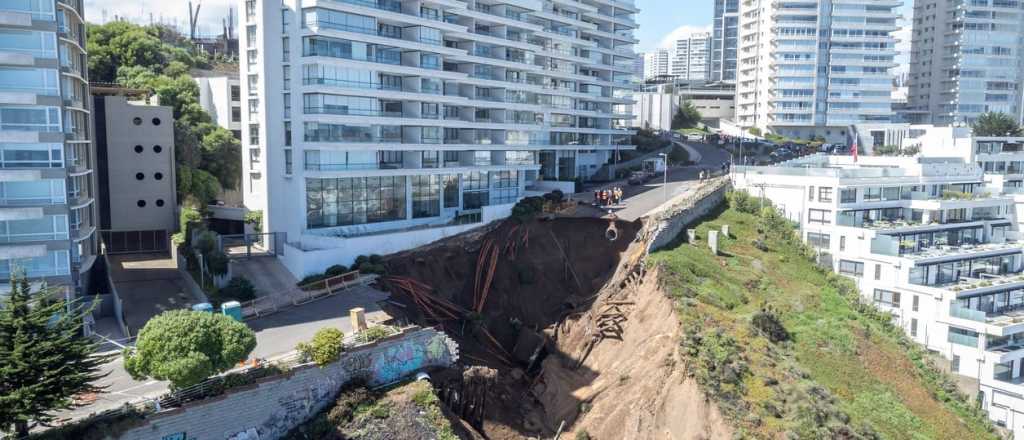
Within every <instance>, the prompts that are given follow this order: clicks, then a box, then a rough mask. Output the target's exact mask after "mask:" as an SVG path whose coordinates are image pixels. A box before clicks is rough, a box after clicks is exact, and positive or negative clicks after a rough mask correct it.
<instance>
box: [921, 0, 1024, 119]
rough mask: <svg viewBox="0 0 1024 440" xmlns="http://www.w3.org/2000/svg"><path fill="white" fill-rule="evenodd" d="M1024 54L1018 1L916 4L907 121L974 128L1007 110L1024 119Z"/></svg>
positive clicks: (933, 0) (928, 0)
mask: <svg viewBox="0 0 1024 440" xmlns="http://www.w3.org/2000/svg"><path fill="white" fill-rule="evenodd" d="M1022 53H1024V10H1022V9H1021V5H1020V4H1019V3H1018V2H1014V1H998V0H972V1H969V2H956V3H949V2H943V1H936V0H923V1H917V2H914V26H913V36H912V38H911V54H910V77H909V90H908V96H907V100H908V106H907V111H906V112H905V114H906V117H907V119H908V120H909V122H914V123H930V124H941V125H948V124H954V123H963V124H971V123H972V122H973V121H974V120H975V119H976V118H977V117H978V116H979V115H981V114H982V113H985V112H1002V113H1006V114H1008V115H1011V116H1012V117H1013V118H1014V119H1016V120H1018V121H1020V120H1021V118H1022V113H1021V99H1022V95H1021V87H1022V83H1021V75H1022V68H1024V58H1022Z"/></svg>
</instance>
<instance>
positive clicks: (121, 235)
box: [100, 229, 170, 254]
mask: <svg viewBox="0 0 1024 440" xmlns="http://www.w3.org/2000/svg"><path fill="white" fill-rule="evenodd" d="M100 236H101V237H102V238H103V250H104V252H105V253H107V254H135V253H150V252H167V249H169V247H168V246H169V240H170V236H169V235H168V234H167V231H166V230H164V229H157V230H152V231H111V230H102V231H100Z"/></svg>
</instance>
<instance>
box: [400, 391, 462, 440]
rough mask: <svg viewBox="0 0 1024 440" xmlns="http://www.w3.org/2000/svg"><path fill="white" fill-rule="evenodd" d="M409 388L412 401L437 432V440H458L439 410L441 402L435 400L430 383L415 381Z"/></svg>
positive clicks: (449, 423) (450, 425)
mask: <svg viewBox="0 0 1024 440" xmlns="http://www.w3.org/2000/svg"><path fill="white" fill-rule="evenodd" d="M409 386H410V387H412V388H413V395H412V401H413V402H415V403H416V406H418V407H419V409H420V410H421V411H424V412H426V414H427V420H428V421H429V422H430V424H431V425H433V427H434V430H435V432H437V438H438V440H458V438H459V436H457V435H455V430H453V429H452V424H451V422H450V421H448V418H447V417H445V416H444V412H443V411H442V410H441V400H440V399H438V398H437V394H434V388H433V387H431V386H430V383H429V382H426V381H416V382H413V383H412V384H410V385H409Z"/></svg>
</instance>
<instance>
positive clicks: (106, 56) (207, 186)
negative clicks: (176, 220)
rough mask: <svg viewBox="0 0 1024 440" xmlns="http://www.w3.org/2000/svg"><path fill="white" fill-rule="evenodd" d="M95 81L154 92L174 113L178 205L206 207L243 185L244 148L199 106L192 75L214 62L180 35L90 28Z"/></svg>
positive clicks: (125, 27) (117, 24) (126, 27)
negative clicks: (224, 192)
mask: <svg viewBox="0 0 1024 440" xmlns="http://www.w3.org/2000/svg"><path fill="white" fill-rule="evenodd" d="M87 35H88V43H87V46H88V50H89V77H90V78H89V79H90V80H92V81H98V82H116V83H119V84H121V85H124V86H127V87H131V88H137V89H143V90H148V91H149V92H150V93H152V94H155V95H157V96H158V97H159V98H160V103H161V104H162V105H168V106H171V107H172V108H173V114H174V147H175V159H176V160H177V182H178V199H179V201H180V202H182V203H183V204H188V205H190V206H194V207H200V208H201V207H205V206H206V205H207V204H208V203H209V202H210V201H211V200H213V199H215V198H216V197H217V193H218V192H219V191H220V189H221V188H225V189H235V188H237V186H238V183H239V182H240V179H241V173H242V163H241V162H240V161H239V160H238V157H239V155H240V154H241V146H240V144H239V142H238V140H237V139H235V138H234V136H233V135H232V133H231V132H230V131H228V130H225V129H223V128H220V127H218V126H217V125H216V124H214V123H213V120H212V119H211V118H210V115H208V114H207V113H206V112H205V111H204V110H203V109H202V107H200V106H199V86H198V85H197V84H196V83H195V81H193V80H192V77H190V76H189V74H188V72H189V69H192V68H209V67H211V66H212V64H213V63H214V62H216V61H218V60H210V59H208V58H207V57H206V55H205V54H204V53H203V52H202V51H198V50H195V49H194V48H193V47H192V45H191V44H190V43H189V42H188V41H187V40H186V39H185V38H184V37H183V36H181V35H180V34H178V33H177V32H176V31H175V30H173V29H171V28H169V27H166V26H163V25H150V26H139V25H135V24H132V23H128V22H125V21H117V20H115V21H111V22H109V23H106V24H103V25H93V24H90V25H89V27H88V33H87Z"/></svg>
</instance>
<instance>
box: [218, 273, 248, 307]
mask: <svg viewBox="0 0 1024 440" xmlns="http://www.w3.org/2000/svg"><path fill="white" fill-rule="evenodd" d="M211 299H212V300H213V301H214V303H215V304H214V305H218V306H219V305H220V304H222V303H224V302H226V301H238V302H246V301H252V300H254V299H256V287H255V286H253V285H252V282H250V281H249V280H248V279H246V278H245V277H232V278H231V280H230V281H228V284H227V285H226V286H224V287H221V288H220V289H218V290H217V293H216V294H215V295H214V296H213V298H211Z"/></svg>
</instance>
